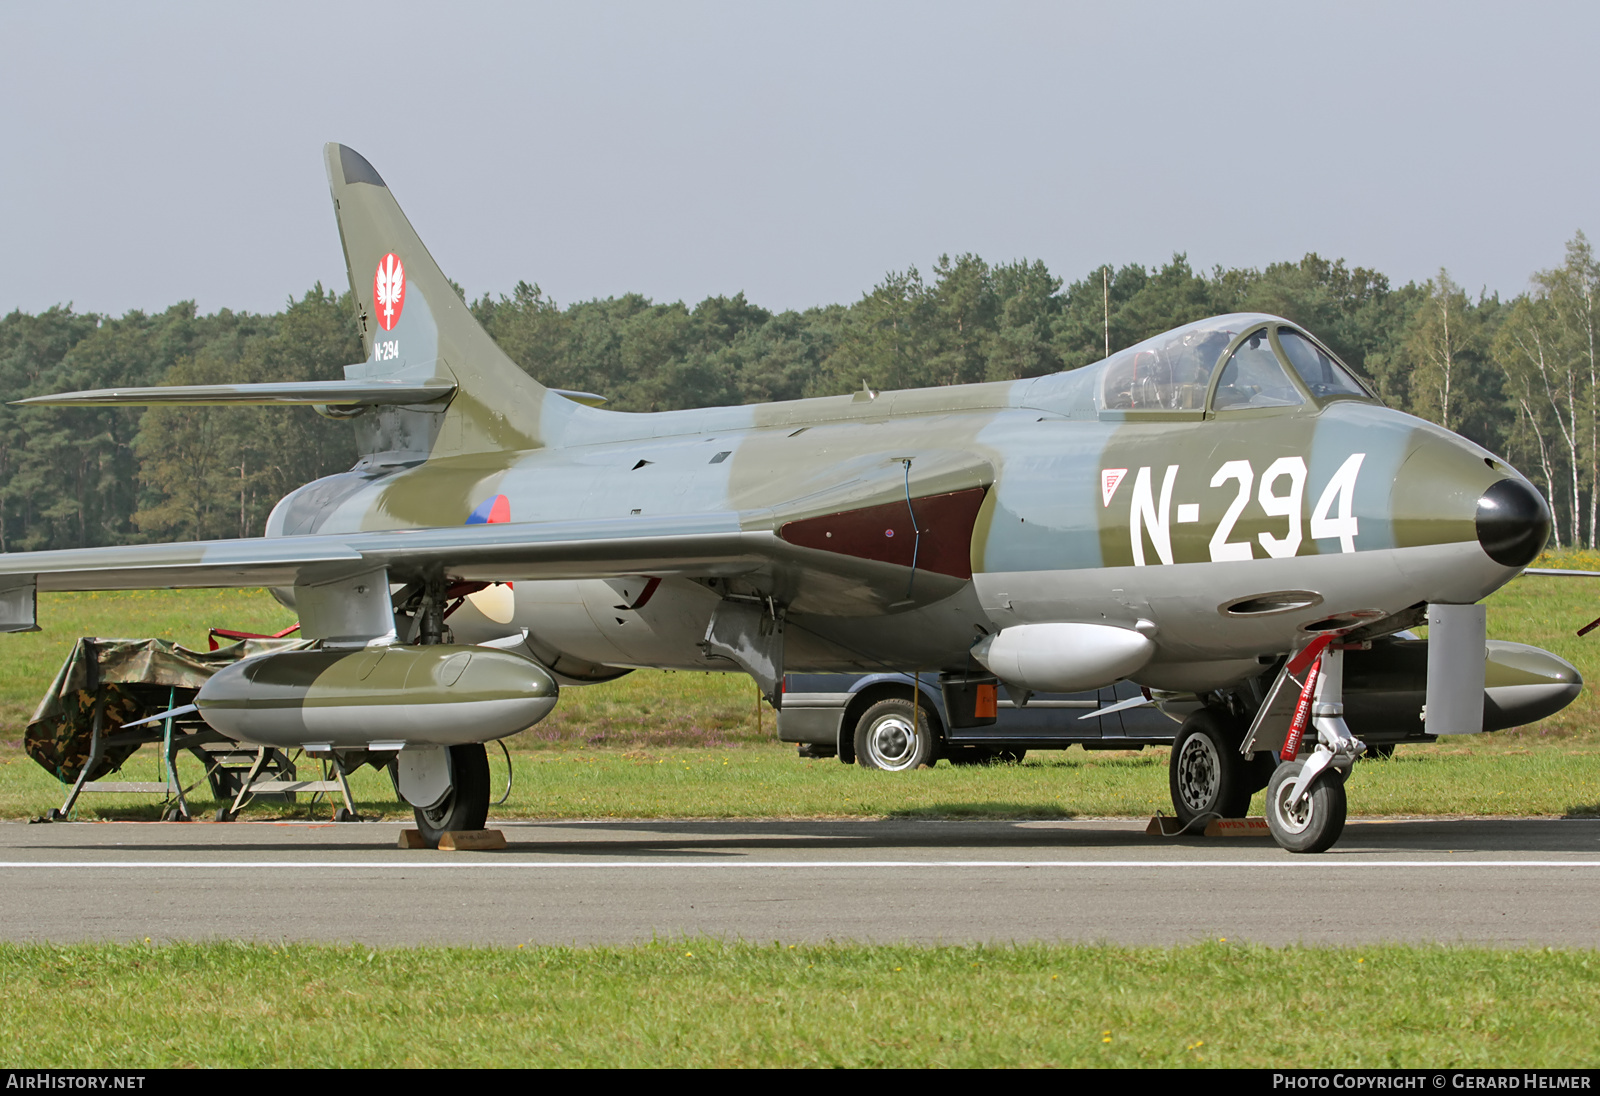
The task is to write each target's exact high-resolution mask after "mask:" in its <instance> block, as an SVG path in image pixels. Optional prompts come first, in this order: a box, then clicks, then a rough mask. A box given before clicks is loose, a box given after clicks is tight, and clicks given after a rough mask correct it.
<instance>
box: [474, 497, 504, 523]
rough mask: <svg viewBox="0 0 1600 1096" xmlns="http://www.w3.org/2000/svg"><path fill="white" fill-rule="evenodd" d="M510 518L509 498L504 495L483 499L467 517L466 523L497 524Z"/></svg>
mask: <svg viewBox="0 0 1600 1096" xmlns="http://www.w3.org/2000/svg"><path fill="white" fill-rule="evenodd" d="M510 520H511V500H510V499H508V498H506V497H505V496H504V495H496V496H494V497H493V498H490V499H484V500H483V501H482V502H480V503H479V504H478V507H477V509H475V510H473V511H472V514H471V515H470V516H469V517H468V518H467V524H468V525H499V524H500V523H501V522H505V521H510Z"/></svg>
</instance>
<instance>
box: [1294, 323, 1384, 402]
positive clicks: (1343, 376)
mask: <svg viewBox="0 0 1600 1096" xmlns="http://www.w3.org/2000/svg"><path fill="white" fill-rule="evenodd" d="M1278 345H1279V346H1281V347H1283V353H1284V356H1285V357H1287V358H1288V359H1289V364H1290V365H1292V366H1294V371H1295V372H1296V373H1298V374H1300V379H1301V380H1303V381H1305V383H1306V387H1307V388H1309V389H1310V390H1311V394H1312V395H1313V396H1316V397H1317V398H1318V399H1322V398H1323V397H1326V396H1358V397H1360V398H1361V399H1371V398H1372V397H1371V395H1370V394H1369V393H1368V392H1367V390H1366V389H1365V388H1363V387H1361V382H1360V381H1358V380H1356V379H1355V378H1354V377H1352V376H1351V375H1350V374H1349V373H1347V372H1345V369H1344V367H1343V366H1341V365H1340V364H1339V363H1338V362H1336V361H1334V360H1333V359H1332V358H1331V357H1329V356H1328V355H1327V354H1326V353H1324V352H1323V351H1322V350H1321V349H1320V348H1319V347H1318V346H1317V345H1316V344H1315V343H1313V342H1312V341H1311V340H1310V339H1308V338H1306V337H1305V336H1304V335H1301V334H1298V333H1297V332H1294V331H1290V330H1288V329H1287V328H1282V327H1280V328H1279V329H1278Z"/></svg>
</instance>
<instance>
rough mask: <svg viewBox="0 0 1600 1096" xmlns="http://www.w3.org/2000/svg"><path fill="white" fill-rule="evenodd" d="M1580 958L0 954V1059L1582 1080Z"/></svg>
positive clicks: (961, 951)
mask: <svg viewBox="0 0 1600 1096" xmlns="http://www.w3.org/2000/svg"><path fill="white" fill-rule="evenodd" d="M1597 968H1600V954H1597V953H1595V952H1593V951H1552V950H1544V951H1534V950H1525V951H1496V950H1490V949H1483V948H1465V947H1457V948H1438V947H1432V948H1428V947H1424V948H1417V947H1399V946H1378V947H1362V948H1278V949H1273V948H1263V947H1257V946H1251V945H1243V946H1241V945H1238V944H1234V943H1230V942H1228V941H1224V940H1217V941H1212V942H1208V943H1205V944H1198V945H1191V946H1187V947H1175V948H1122V947H1109V946H1102V947H1092V946H1047V945H1030V946H1018V947H898V946H880V947H862V946H853V945H844V944H830V945H820V946H819V945H798V946H791V945H786V944H784V943H783V942H781V941H777V942H770V943H767V944H764V945H762V944H748V943H747V944H727V943H719V942H717V941H713V940H704V939H700V940H680V941H662V942H657V943H654V944H649V945H643V946H638V947H626V948H608V947H594V948H561V947H541V948H508V949H499V950H493V951H491V950H466V949H451V948H418V949H394V950H379V951H371V950H368V949H367V948H365V947H313V946H304V945H291V946H286V947H278V948H272V947H263V946H241V945H227V944H214V945H187V944H169V945H165V946H161V947H146V946H140V945H81V946H72V947H51V946H27V947H17V946H0V985H4V986H5V991H6V996H7V998H9V999H10V1000H12V1001H16V1002H21V1001H27V1002H28V1003H29V1004H28V1007H27V1008H26V1009H20V1008H13V1009H7V1010H5V1013H4V1015H3V1016H0V1047H3V1048H4V1049H0V1065H7V1066H15V1065H23V1064H25V1065H27V1066H28V1067H46V1066H64V1067H71V1066H80V1067H81V1066H83V1065H85V1064H89V1063H92V1064H94V1065H96V1066H99V1067H108V1068H122V1069H136V1068H140V1067H160V1066H180V1067H183V1066H187V1067H196V1066H199V1067H206V1066H313V1067H315V1066H322V1067H328V1066H334V1067H361V1066H385V1067H392V1066H544V1067H550V1066H658V1067H659V1066H668V1067H702V1066H869V1067H870V1066H1179V1067H1206V1066H1234V1067H1240V1066H1254V1067H1285V1066H1298V1067H1335V1066H1337V1067H1368V1068H1374V1067H1377V1068H1384V1067H1412V1068H1416V1067H1427V1068H1443V1067H1451V1066H1456V1067H1479V1068H1482V1067H1518V1066H1522V1067H1526V1066H1530V1065H1540V1066H1566V1067H1579V1068H1587V1067H1591V1066H1592V1065H1593V1063H1594V1061H1595V1052H1596V1047H1597V1043H1600V1040H1597V1038H1596V1035H1595V1031H1594V1016H1595V1015H1596V1013H1597V1011H1600V978H1596V977H1595V973H1596V969H1597ZM1288 1017H1293V1020H1292V1021H1289V1022H1286V1018H1288Z"/></svg>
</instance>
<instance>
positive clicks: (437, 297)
mask: <svg viewBox="0 0 1600 1096" xmlns="http://www.w3.org/2000/svg"><path fill="white" fill-rule="evenodd" d="M324 154H325V157H326V160H327V167H328V183H329V186H330V187H331V188H332V190H333V208H334V213H335V215H336V216H337V218H338V221H339V238H340V241H341V242H342V243H343V245H344V259H345V267H346V268H347V270H348V271H349V275H350V290H351V293H352V294H353V295H354V297H355V301H356V309H357V313H358V317H359V322H360V325H361V332H362V343H363V345H364V346H365V348H366V353H367V360H366V361H365V362H363V363H362V364H361V365H359V366H351V367H349V368H347V369H346V370H345V374H346V376H347V377H348V378H350V379H355V378H357V377H360V378H374V377H393V378H396V379H401V378H404V379H416V380H441V381H448V382H453V383H454V384H455V385H456V386H457V389H456V394H455V396H454V397H453V398H452V399H451V401H450V403H449V406H448V407H447V408H445V409H444V410H443V411H439V410H437V409H432V410H430V409H428V408H427V407H425V406H419V407H414V408H407V407H386V408H378V409H374V410H371V411H368V412H367V413H366V414H364V415H363V416H362V417H361V418H360V419H359V420H358V421H357V422H356V423H355V426H356V428H357V431H358V433H359V438H360V447H361V451H362V452H363V453H364V454H366V455H367V456H376V455H380V454H381V455H382V456H383V457H384V458H385V459H386V460H416V459H422V458H425V457H429V456H447V455H451V454H458V453H492V452H502V451H506V452H510V451H516V450H522V449H533V448H539V447H541V446H545V445H550V444H552V443H553V441H554V440H555V439H556V438H559V437H560V435H561V434H562V433H563V427H564V426H566V424H567V422H568V421H569V420H570V419H571V418H573V417H574V416H575V415H576V414H580V413H583V412H586V411H588V409H587V408H581V407H579V406H578V405H577V404H575V403H572V402H571V401H569V400H565V399H562V398H560V397H559V396H555V395H554V394H552V393H550V392H549V391H548V390H547V389H545V388H544V386H543V385H541V384H539V383H538V382H537V381H535V380H533V379H532V378H531V377H529V376H528V375H527V374H526V373H524V372H523V371H522V369H521V368H520V367H518V366H517V364H516V363H515V362H513V361H512V360H511V359H510V358H508V357H506V355H505V353H504V352H503V351H502V350H501V349H500V348H499V346H497V345H496V344H495V342H494V340H493V339H491V338H490V337H489V334H488V332H486V331H484V329H483V328H482V327H481V326H480V325H479V324H478V321H477V320H476V319H475V318H474V317H473V315H472V313H471V312H469V311H468V310H467V306H466V302H464V301H463V300H462V299H461V297H460V296H459V295H458V294H457V293H456V290H455V287H453V286H452V285H451V284H450V282H449V280H448V279H447V278H445V276H444V274H443V272H441V271H440V270H439V267H438V264H437V263H435V262H434V261H433V256H431V255H429V254H428V249H427V248H426V247H424V246H423V244H422V241H421V239H419V238H418V236H417V234H416V231H415V230H413V229H412V227H411V223H410V222H409V221H407V220H406V216H405V214H404V213H402V212H401V211H400V206H399V205H398V204H397V203H396V202H395V200H394V197H393V195H391V194H390V193H389V188H388V186H387V185H386V184H385V183H384V181H383V178H382V177H381V176H380V175H379V174H378V173H377V171H376V170H375V169H374V168H373V166H372V165H371V164H369V163H368V162H367V161H366V159H365V158H363V157H362V156H361V154H360V153H358V152H356V151H355V150H354V149H351V148H347V147H345V146H344V145H341V144H329V145H327V146H326V148H325V149H324ZM589 413H591V414H592V413H594V412H589Z"/></svg>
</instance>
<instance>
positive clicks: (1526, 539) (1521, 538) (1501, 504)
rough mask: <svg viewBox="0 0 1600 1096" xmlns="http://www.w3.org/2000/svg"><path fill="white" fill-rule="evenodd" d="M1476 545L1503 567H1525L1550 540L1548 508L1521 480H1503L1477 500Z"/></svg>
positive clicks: (1535, 492)
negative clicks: (1481, 546) (1481, 547)
mask: <svg viewBox="0 0 1600 1096" xmlns="http://www.w3.org/2000/svg"><path fill="white" fill-rule="evenodd" d="M1477 526H1478V543H1479V544H1481V545H1483V550H1484V552H1486V553H1487V554H1488V556H1489V558H1490V559H1492V560H1494V561H1495V562H1496V563H1498V564H1501V565H1502V566H1505V567H1526V566H1527V565H1528V564H1530V563H1532V562H1533V560H1534V557H1535V556H1537V555H1538V554H1539V553H1540V552H1541V551H1543V550H1544V544H1545V541H1547V540H1549V539H1550V507H1549V506H1547V505H1545V501H1544V499H1543V497H1541V496H1540V494H1539V492H1537V491H1535V490H1534V489H1533V488H1532V487H1530V486H1528V485H1527V484H1526V483H1524V482H1523V481H1521V480H1515V479H1503V480H1500V481H1499V482H1498V483H1495V484H1492V485H1490V487H1489V489H1488V490H1487V491H1485V492H1484V493H1483V495H1482V497H1480V498H1479V499H1478V517H1477Z"/></svg>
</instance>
